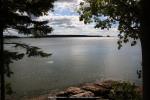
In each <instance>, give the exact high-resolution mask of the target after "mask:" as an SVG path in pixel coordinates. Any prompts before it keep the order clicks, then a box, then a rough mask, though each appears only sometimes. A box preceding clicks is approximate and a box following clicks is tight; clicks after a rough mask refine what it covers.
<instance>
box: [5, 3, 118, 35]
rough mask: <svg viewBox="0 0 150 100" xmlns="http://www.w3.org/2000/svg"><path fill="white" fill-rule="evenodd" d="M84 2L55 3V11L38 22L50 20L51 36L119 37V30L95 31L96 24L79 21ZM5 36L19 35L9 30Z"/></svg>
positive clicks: (40, 18)
mask: <svg viewBox="0 0 150 100" xmlns="http://www.w3.org/2000/svg"><path fill="white" fill-rule="evenodd" d="M81 1H82V0H58V1H57V2H55V3H54V11H53V12H52V11H49V12H48V15H47V16H41V17H39V18H38V20H41V21H42V20H48V21H49V23H48V25H50V26H51V27H52V28H53V29H54V31H53V32H52V33H51V34H61V35H62V34H66V35H70V34H73V35H80V34H81V35H103V36H106V35H111V36H117V34H118V30H117V28H111V29H109V30H107V29H105V30H101V29H95V28H94V24H86V25H85V24H84V23H83V22H81V21H79V15H78V13H77V8H78V7H79V3H80V2H81ZM5 34H9V35H10V34H13V35H17V34H18V33H17V32H16V31H15V30H8V31H7V32H5Z"/></svg>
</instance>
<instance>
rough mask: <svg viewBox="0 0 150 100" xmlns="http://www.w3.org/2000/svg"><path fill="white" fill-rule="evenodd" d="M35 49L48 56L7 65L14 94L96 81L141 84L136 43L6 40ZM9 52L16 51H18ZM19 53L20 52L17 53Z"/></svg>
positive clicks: (90, 39) (38, 92) (102, 40)
mask: <svg viewBox="0 0 150 100" xmlns="http://www.w3.org/2000/svg"><path fill="white" fill-rule="evenodd" d="M7 41H15V42H22V43H27V44H30V45H34V46H38V47H40V48H41V49H42V50H44V51H45V52H48V53H49V52H50V53H52V56H50V57H48V58H40V57H31V58H27V57H25V58H24V59H22V60H20V61H16V62H15V63H13V64H11V65H10V67H11V69H12V71H13V72H14V74H13V75H12V77H11V78H10V79H8V82H11V84H12V87H13V90H14V91H15V92H16V94H17V95H20V96H23V95H35V94H41V93H43V91H45V92H48V91H50V90H55V89H63V88H65V87H68V86H72V85H78V84H80V83H84V82H93V81H96V80H104V79H115V80H127V81H131V82H135V83H136V84H139V85H141V84H142V81H141V80H140V79H138V77H137V74H136V70H137V69H141V50H140V43H138V44H137V45H136V46H134V47H131V46H130V44H126V45H124V46H123V48H122V49H121V50H118V49H117V38H114V37H113V38H112V37H110V38H103V37H90V38H89V37H86V38H83V37H82V38H81V37H80V38H37V39H31V38H25V39H10V40H7ZM5 48H8V49H10V50H12V51H13V50H17V51H20V48H17V49H13V48H11V47H10V46H6V47H5ZM21 52H23V50H21Z"/></svg>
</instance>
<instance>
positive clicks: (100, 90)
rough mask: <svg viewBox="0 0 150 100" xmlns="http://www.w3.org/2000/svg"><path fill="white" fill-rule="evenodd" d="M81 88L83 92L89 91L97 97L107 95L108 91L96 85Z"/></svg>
mask: <svg viewBox="0 0 150 100" xmlns="http://www.w3.org/2000/svg"><path fill="white" fill-rule="evenodd" d="M81 88H82V89H84V90H87V91H91V92H93V93H94V94H95V95H99V96H100V95H104V94H108V93H109V89H107V88H104V87H102V86H100V85H97V84H88V85H84V86H82V87H81Z"/></svg>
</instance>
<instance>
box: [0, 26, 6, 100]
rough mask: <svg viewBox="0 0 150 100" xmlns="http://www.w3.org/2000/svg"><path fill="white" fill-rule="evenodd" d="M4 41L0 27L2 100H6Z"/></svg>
mask: <svg viewBox="0 0 150 100" xmlns="http://www.w3.org/2000/svg"><path fill="white" fill-rule="evenodd" d="M3 42H4V40H3V28H2V27H1V26H0V75H1V79H0V80H1V82H0V83H1V87H0V88H1V100H5V77H4V59H3V57H4V56H3V54H4V43H3Z"/></svg>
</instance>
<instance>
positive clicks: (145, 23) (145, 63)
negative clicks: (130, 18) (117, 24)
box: [140, 0, 150, 100]
mask: <svg viewBox="0 0 150 100" xmlns="http://www.w3.org/2000/svg"><path fill="white" fill-rule="evenodd" d="M148 1H149V0H141V7H142V13H141V34H140V41H141V49H142V72H143V74H142V76H143V77H142V78H143V100H150V81H149V75H150V66H149V63H150V60H148V59H149V52H150V47H149V46H150V45H149V39H148V38H149V36H148V34H149V33H150V20H149V18H150V15H149V14H148V12H147V10H148V9H147V8H148V7H149V3H148Z"/></svg>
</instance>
